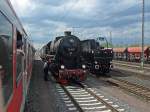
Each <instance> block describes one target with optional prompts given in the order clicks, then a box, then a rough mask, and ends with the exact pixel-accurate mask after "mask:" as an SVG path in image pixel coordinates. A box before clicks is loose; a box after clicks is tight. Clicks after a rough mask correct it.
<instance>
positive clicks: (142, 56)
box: [141, 0, 145, 70]
mask: <svg viewBox="0 0 150 112" xmlns="http://www.w3.org/2000/svg"><path fill="white" fill-rule="evenodd" d="M144 6H145V3H144V0H142V53H141V70H143V69H144V9H145V7H144Z"/></svg>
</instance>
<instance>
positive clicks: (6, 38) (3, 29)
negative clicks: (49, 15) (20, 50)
mask: <svg viewBox="0 0 150 112" xmlns="http://www.w3.org/2000/svg"><path fill="white" fill-rule="evenodd" d="M12 53H13V52H12V24H11V23H10V22H9V21H8V20H7V19H6V18H5V17H4V16H3V15H2V14H1V13H0V65H1V66H2V70H3V74H1V75H2V76H1V77H2V89H3V95H4V103H5V104H6V103H7V102H8V100H9V98H10V96H11V94H12V91H13V74H12V73H13V72H12Z"/></svg>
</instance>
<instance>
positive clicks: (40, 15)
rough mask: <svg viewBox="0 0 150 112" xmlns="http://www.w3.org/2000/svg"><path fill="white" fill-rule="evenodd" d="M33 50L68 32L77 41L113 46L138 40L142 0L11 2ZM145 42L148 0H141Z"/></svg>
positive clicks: (149, 27) (149, 34)
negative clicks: (97, 40)
mask: <svg viewBox="0 0 150 112" xmlns="http://www.w3.org/2000/svg"><path fill="white" fill-rule="evenodd" d="M11 2H12V5H13V6H14V9H15V11H16V13H17V15H18V16H19V18H20V19H21V21H22V24H23V26H24V28H25V30H26V31H27V33H28V34H29V36H30V37H31V38H32V40H33V43H34V45H35V47H36V48H40V47H41V46H42V45H44V44H45V43H47V42H48V41H50V40H53V39H54V37H55V36H58V35H63V31H64V30H71V31H73V34H75V35H76V36H78V37H79V38H81V39H86V38H96V37H98V36H100V35H102V36H106V37H107V39H108V41H109V40H110V38H109V32H110V31H111V32H112V37H113V43H114V44H127V43H129V44H132V43H140V41H141V11H142V9H141V8H142V0H11ZM145 5H146V6H145V41H146V43H150V0H145Z"/></svg>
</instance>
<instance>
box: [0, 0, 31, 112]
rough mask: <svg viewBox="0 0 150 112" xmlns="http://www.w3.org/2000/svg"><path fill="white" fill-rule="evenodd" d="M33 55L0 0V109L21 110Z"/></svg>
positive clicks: (8, 8)
mask: <svg viewBox="0 0 150 112" xmlns="http://www.w3.org/2000/svg"><path fill="white" fill-rule="evenodd" d="M33 55H34V48H33V46H32V45H31V44H30V42H29V40H28V36H27V34H26V32H25V30H24V29H23V27H22V25H21V22H20V21H19V19H18V17H17V15H16V13H15V12H14V10H13V8H12V5H11V4H10V2H9V1H8V0H0V82H1V83H0V112H1V111H2V110H3V111H6V112H20V111H23V108H24V103H25V97H26V94H27V88H28V85H29V82H30V77H31V71H32V60H33ZM1 94H2V95H1Z"/></svg>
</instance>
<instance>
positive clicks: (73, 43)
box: [45, 31, 86, 83]
mask: <svg viewBox="0 0 150 112" xmlns="http://www.w3.org/2000/svg"><path fill="white" fill-rule="evenodd" d="M80 45H81V42H80V40H79V38H78V37H76V36H74V35H71V32H69V31H66V32H65V36H59V37H56V38H55V40H54V41H52V42H49V43H48V44H47V45H46V49H45V50H46V51H47V57H50V58H51V59H52V63H51V65H50V71H51V72H52V73H53V74H54V76H55V78H56V79H57V80H58V82H60V83H68V81H70V80H77V81H83V80H84V79H85V72H86V70H85V68H86V66H85V65H84V64H83V63H82V62H83V60H82V58H81V46H80ZM52 57H53V58H52Z"/></svg>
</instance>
